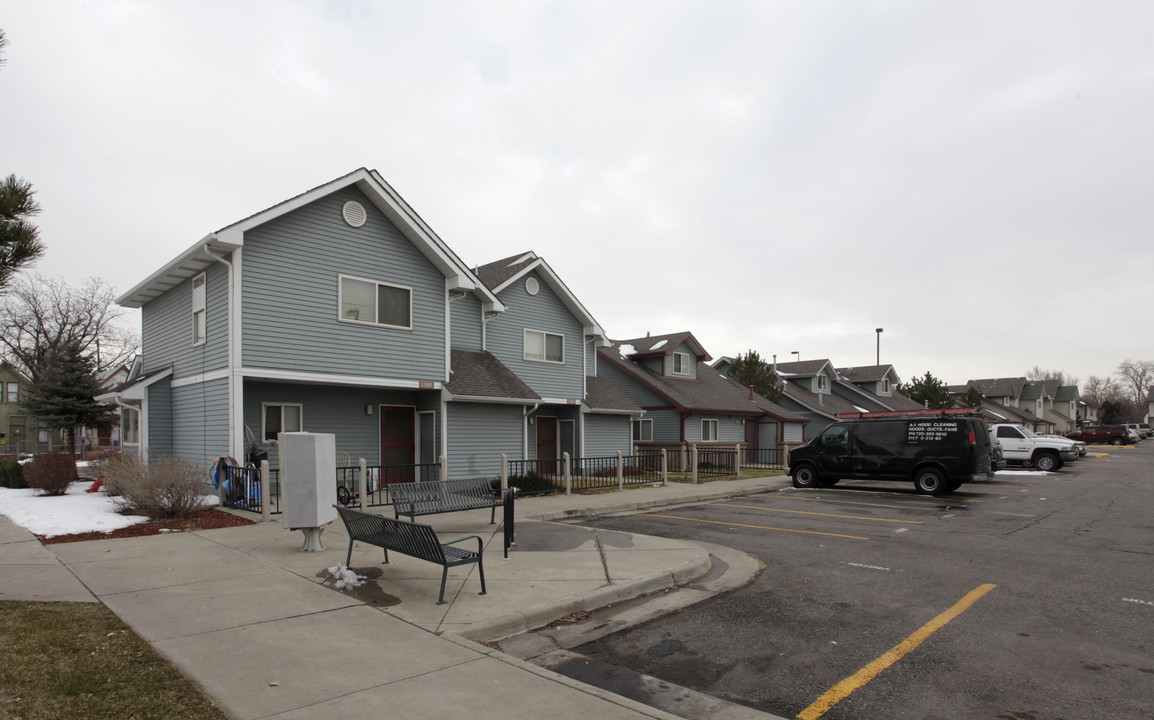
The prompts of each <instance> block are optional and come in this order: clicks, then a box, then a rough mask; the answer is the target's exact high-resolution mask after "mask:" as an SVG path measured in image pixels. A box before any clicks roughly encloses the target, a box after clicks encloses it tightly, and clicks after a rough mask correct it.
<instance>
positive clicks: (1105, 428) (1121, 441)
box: [1066, 425, 1134, 445]
mask: <svg viewBox="0 0 1154 720" xmlns="http://www.w3.org/2000/svg"><path fill="white" fill-rule="evenodd" d="M1066 437H1068V438H1073V439H1074V440H1081V441H1082V442H1084V443H1086V444H1087V445H1128V444H1130V443H1132V442H1134V441H1133V440H1131V439H1130V435H1129V434H1128V433H1127V432H1126V426H1125V425H1087V426H1086V427H1084V428H1082V429H1081V430H1075V431H1074V432H1072V433H1067V434H1066Z"/></svg>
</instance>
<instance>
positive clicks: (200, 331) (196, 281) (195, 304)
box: [192, 273, 208, 345]
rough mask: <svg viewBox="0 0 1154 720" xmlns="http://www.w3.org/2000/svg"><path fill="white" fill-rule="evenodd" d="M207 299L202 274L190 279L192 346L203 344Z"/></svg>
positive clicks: (206, 323) (206, 324) (206, 322)
mask: <svg viewBox="0 0 1154 720" xmlns="http://www.w3.org/2000/svg"><path fill="white" fill-rule="evenodd" d="M207 305H208V303H207V298H206V296H205V291H204V273H201V274H199V275H197V276H196V277H194V278H193V279H192V344H193V345H200V344H201V343H203V342H204V339H205V335H206V331H207V330H208V321H207V317H206V307H207Z"/></svg>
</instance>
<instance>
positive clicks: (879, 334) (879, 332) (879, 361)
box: [874, 328, 882, 365]
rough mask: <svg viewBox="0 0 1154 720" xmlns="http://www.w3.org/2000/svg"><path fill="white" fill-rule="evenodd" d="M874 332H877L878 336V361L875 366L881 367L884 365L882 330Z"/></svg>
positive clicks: (878, 329)
mask: <svg viewBox="0 0 1154 720" xmlns="http://www.w3.org/2000/svg"><path fill="white" fill-rule="evenodd" d="M874 332H876V333H877V334H878V356H877V361H876V362H875V363H874V364H875V365H881V364H882V329H881V328H877V329H876V330H874Z"/></svg>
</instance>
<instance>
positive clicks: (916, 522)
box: [714, 503, 922, 525]
mask: <svg viewBox="0 0 1154 720" xmlns="http://www.w3.org/2000/svg"><path fill="white" fill-rule="evenodd" d="M714 507H731V508H745V509H746V510H762V511H764V512H783V513H796V514H798V515H819V516H821V517H833V518H845V519H847V520H874V521H876V522H895V523H902V524H903V525H921V524H922V521H921V520H894V519H892V518H872V517H862V516H860V515H837V514H834V513H817V512H807V511H805V510H785V509H783V508H768V507H757V506H756V505H728V504H723V503H715V504H714Z"/></svg>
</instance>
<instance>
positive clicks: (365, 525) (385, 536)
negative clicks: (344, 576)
mask: <svg viewBox="0 0 1154 720" xmlns="http://www.w3.org/2000/svg"><path fill="white" fill-rule="evenodd" d="M333 507H334V508H336V510H337V514H338V515H340V516H341V520H342V521H343V522H344V523H345V529H346V530H347V531H348V533H349V552H348V555H347V556H346V557H345V567H348V566H349V563H350V562H352V559H353V543H354V542H356V541H358V540H359V541H360V542H363V543H366V544H368V545H375V546H377V547H379V548H382V549H383V550H384V551H385V562H386V563H388V562H389V551H390V550H393V551H395V552H399V553H401V554H402V555H408V556H409V557H414V558H417V559H418V560H426V561H428V562H431V563H434V564H436V565H440V566H441V594H440V595H439V596H438V598H437V604H438V605H444V604H445V580H446V579H447V577H448V573H449V568H451V567H457V566H459V565H470V564H472V563H476V564H477V573H478V575H479V576H480V578H481V593H480V594H481V595H485V594H486V592H485V567H484V564H483V563H482V553H483V551H484V548H483V546H482V541H481V538H480V536H478V535H469V536H467V537H463V538H457V539H456V540H450V541H449V542H446V543H443V542H441V541H440V540H439V539H438V538H437V533H436V532H435V531H434V530H433V528H432V527H430V526H429V525H421V524H419V523H414V522H409V521H407V520H398V519H394V518H387V517H385V516H383V515H374V514H372V513H366V512H361V511H360V510H354V509H352V508H347V507H342V506H340V505H333ZM474 539H475V540H476V541H477V549H476V551H473V550H466V549H463V548H459V547H456V546H455V545H456V543H459V542H462V541H464V540H474Z"/></svg>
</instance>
